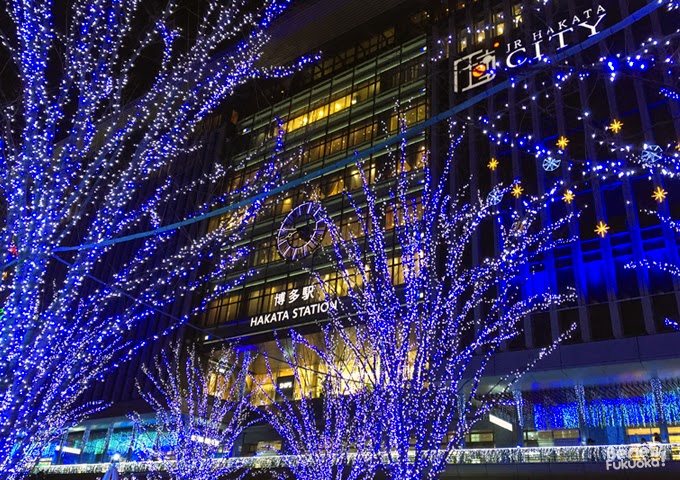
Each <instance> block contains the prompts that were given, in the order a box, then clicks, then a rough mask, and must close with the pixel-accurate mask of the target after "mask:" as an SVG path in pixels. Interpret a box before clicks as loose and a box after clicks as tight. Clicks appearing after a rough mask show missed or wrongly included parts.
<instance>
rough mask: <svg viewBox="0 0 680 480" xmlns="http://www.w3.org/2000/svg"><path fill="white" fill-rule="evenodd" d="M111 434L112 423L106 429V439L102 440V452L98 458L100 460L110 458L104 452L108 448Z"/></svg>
mask: <svg viewBox="0 0 680 480" xmlns="http://www.w3.org/2000/svg"><path fill="white" fill-rule="evenodd" d="M112 434H113V423H112V424H111V425H109V428H108V430H106V439H105V440H104V449H103V452H102V458H100V459H99V461H100V462H101V461H102V460H103V461H104V462H108V461H109V460H110V459H109V458H106V452H107V451H108V450H109V443H111V435H112Z"/></svg>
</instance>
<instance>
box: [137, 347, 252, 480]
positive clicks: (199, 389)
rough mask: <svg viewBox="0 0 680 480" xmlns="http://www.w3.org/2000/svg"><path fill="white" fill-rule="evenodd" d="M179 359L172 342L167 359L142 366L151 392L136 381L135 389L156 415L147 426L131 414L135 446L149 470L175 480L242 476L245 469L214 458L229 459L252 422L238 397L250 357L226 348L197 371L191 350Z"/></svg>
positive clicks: (244, 398) (244, 399) (245, 402)
mask: <svg viewBox="0 0 680 480" xmlns="http://www.w3.org/2000/svg"><path fill="white" fill-rule="evenodd" d="M181 356H182V351H181V344H180V343H179V342H178V343H176V344H175V345H174V346H173V348H172V350H171V351H170V354H169V355H168V354H166V352H165V351H163V352H162V353H161V357H160V358H158V359H156V362H155V364H154V367H153V368H152V369H149V368H148V367H146V366H145V367H144V368H143V370H144V373H145V374H146V376H147V378H148V379H149V380H150V381H151V382H152V383H153V386H154V391H145V390H144V389H142V388H141V387H140V385H139V383H138V384H137V388H138V390H139V392H140V394H141V395H142V397H143V398H144V400H145V401H146V402H147V403H148V404H149V406H151V407H152V409H153V411H154V412H155V414H156V415H155V420H154V421H153V422H152V423H151V424H149V423H147V422H145V421H144V420H142V418H141V416H139V415H134V416H133V419H134V424H135V428H136V430H137V432H138V433H137V441H136V444H137V445H138V446H139V447H140V450H141V453H142V456H143V457H144V458H145V459H146V460H150V461H152V463H150V465H152V466H153V467H154V471H156V472H161V471H164V472H167V473H168V474H169V475H170V477H171V478H172V479H175V480H189V479H191V480H203V479H205V480H208V479H214V478H220V477H221V476H223V475H227V474H232V475H234V474H236V473H238V475H237V476H238V478H242V476H244V475H245V474H246V473H247V471H241V472H238V470H239V468H238V467H239V466H238V464H235V463H234V462H228V461H226V459H224V460H221V459H220V458H218V456H225V457H228V456H230V454H231V452H232V450H233V448H234V446H235V442H236V439H237V438H238V436H239V435H240V434H241V433H242V432H243V430H244V429H245V428H247V427H248V426H250V425H251V424H252V423H253V420H252V418H253V417H252V415H249V412H250V410H249V404H248V401H249V396H248V395H245V394H244V391H245V384H246V379H247V377H248V369H249V367H250V363H251V359H250V357H249V356H248V355H241V354H237V353H236V351H235V350H233V349H231V348H226V349H223V350H222V351H221V352H220V354H219V356H218V357H217V358H210V359H209V361H208V364H207V367H206V368H202V367H201V365H200V364H199V362H200V360H199V358H198V356H197V354H196V351H195V348H194V347H190V348H189V349H188V352H187V354H186V358H185V359H184V361H182V359H181Z"/></svg>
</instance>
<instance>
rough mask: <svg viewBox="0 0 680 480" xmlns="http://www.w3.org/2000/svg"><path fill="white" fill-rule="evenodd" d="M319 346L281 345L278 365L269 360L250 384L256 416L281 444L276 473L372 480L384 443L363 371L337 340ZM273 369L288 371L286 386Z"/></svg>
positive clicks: (330, 337) (305, 342) (294, 337)
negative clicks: (264, 369) (279, 469)
mask: <svg viewBox="0 0 680 480" xmlns="http://www.w3.org/2000/svg"><path fill="white" fill-rule="evenodd" d="M314 338H319V339H320V342H318V344H315V342H314V341H313V340H312V341H310V340H309V339H306V338H303V337H301V336H300V335H298V334H296V333H295V332H291V337H290V338H289V339H286V340H281V339H278V338H277V340H276V344H277V346H278V350H279V352H280V356H281V358H276V357H270V356H269V355H267V354H264V355H263V358H262V360H263V362H264V365H265V366H266V374H265V375H264V376H263V378H262V379H260V380H259V381H258V379H257V377H253V398H254V399H257V401H256V403H259V404H260V405H259V406H258V407H257V409H258V411H259V412H260V413H261V414H262V415H263V417H264V419H265V420H266V421H267V422H268V423H269V424H270V425H271V426H272V427H273V428H274V430H275V431H276V432H277V433H278V434H279V435H280V436H281V438H282V448H281V449H280V451H279V452H278V453H279V454H280V457H279V459H278V460H279V465H278V466H279V467H280V468H282V469H285V470H286V471H288V472H289V473H292V476H293V478H296V479H299V480H303V479H309V480H312V479H316V480H343V479H348V480H358V479H372V478H373V476H374V474H375V471H376V469H377V467H378V464H379V461H380V460H379V448H380V438H379V436H378V430H377V429H376V427H377V424H376V423H375V421H374V420H375V406H374V405H373V404H372V402H373V400H374V397H373V396H372V395H371V394H370V391H369V387H368V385H369V382H368V381H367V379H366V378H363V375H364V372H365V370H363V369H361V368H359V367H360V366H359V365H356V364H355V363H354V361H353V360H352V358H353V354H352V352H349V351H348V350H347V349H346V348H344V347H345V346H344V345H343V342H342V338H341V337H339V336H338V335H336V334H334V333H333V332H330V331H328V330H323V331H322V332H321V333H320V334H318V335H317V336H315V337H314ZM273 361H276V362H277V363H280V362H282V363H283V366H284V370H285V371H286V372H287V373H288V374H287V375H286V376H285V382H283V383H286V385H283V383H282V381H281V377H277V376H276V375H275V374H274V373H273V372H272V368H271V363H272V362H273ZM278 366H279V367H280V365H278ZM277 371H279V372H280V371H281V369H277ZM312 379H313V382H312ZM312 383H314V384H312ZM274 474H275V475H277V476H279V477H280V478H286V475H285V474H282V473H281V472H280V471H279V472H275V473H274Z"/></svg>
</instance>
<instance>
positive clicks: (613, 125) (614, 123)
mask: <svg viewBox="0 0 680 480" xmlns="http://www.w3.org/2000/svg"><path fill="white" fill-rule="evenodd" d="M621 127H623V122H619V121H618V120H616V119H614V120H612V123H610V124H609V130H611V131H612V132H614V133H619V132H620V131H621Z"/></svg>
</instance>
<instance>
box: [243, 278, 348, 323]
mask: <svg viewBox="0 0 680 480" xmlns="http://www.w3.org/2000/svg"><path fill="white" fill-rule="evenodd" d="M316 297H317V295H316V290H315V287H314V286H313V285H309V286H306V287H303V288H301V289H300V288H294V289H292V290H288V291H284V292H278V293H275V294H274V306H275V307H282V306H287V307H288V308H286V309H284V310H278V311H275V312H269V313H264V314H261V315H255V316H253V317H250V322H249V325H250V328H255V327H261V326H267V325H271V326H272V327H275V326H276V324H280V323H284V322H286V321H288V320H296V321H298V322H300V321H304V320H311V318H312V317H314V316H316V315H318V314H322V313H328V311H329V310H330V309H337V307H338V301H337V300H329V301H326V300H324V301H314V300H317V298H316ZM304 302H307V303H304ZM300 303H303V305H300ZM296 305H297V306H296Z"/></svg>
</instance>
